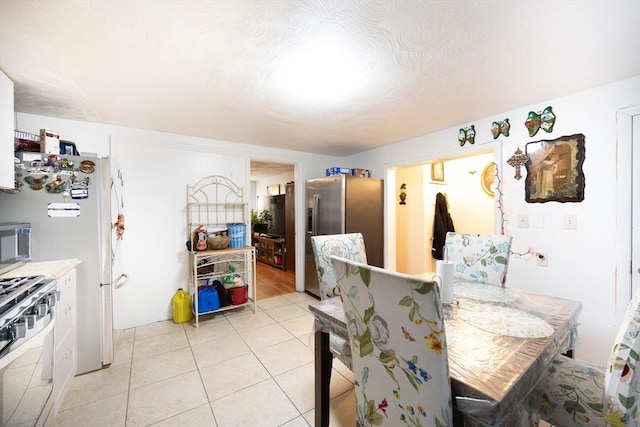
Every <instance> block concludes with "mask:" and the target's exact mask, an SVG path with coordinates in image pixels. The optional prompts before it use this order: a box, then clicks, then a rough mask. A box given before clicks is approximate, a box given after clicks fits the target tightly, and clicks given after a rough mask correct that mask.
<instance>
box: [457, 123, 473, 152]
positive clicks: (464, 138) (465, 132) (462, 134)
mask: <svg viewBox="0 0 640 427" xmlns="http://www.w3.org/2000/svg"><path fill="white" fill-rule="evenodd" d="M458 142H460V146H461V147H463V146H464V144H465V143H467V142H468V143H469V144H474V143H475V142H476V129H475V126H474V125H471V126H468V127H466V128H460V130H459V131H458Z"/></svg>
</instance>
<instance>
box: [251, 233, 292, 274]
mask: <svg viewBox="0 0 640 427" xmlns="http://www.w3.org/2000/svg"><path fill="white" fill-rule="evenodd" d="M253 246H255V248H256V259H257V260H258V261H260V262H263V263H265V264H269V265H272V266H274V267H277V268H281V269H283V270H285V269H286V260H285V257H284V246H285V239H283V238H275V239H273V238H271V237H260V236H256V237H254V238H253Z"/></svg>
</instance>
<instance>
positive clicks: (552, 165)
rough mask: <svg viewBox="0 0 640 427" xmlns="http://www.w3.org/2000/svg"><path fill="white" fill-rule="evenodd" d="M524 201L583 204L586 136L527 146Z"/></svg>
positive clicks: (566, 137) (575, 136) (568, 137)
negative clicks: (527, 157)
mask: <svg viewBox="0 0 640 427" xmlns="http://www.w3.org/2000/svg"><path fill="white" fill-rule="evenodd" d="M525 152H526V153H527V155H528V156H529V161H528V162H527V163H526V167H527V179H526V180H525V200H526V201H527V203H545V202H561V203H564V202H581V201H583V200H584V186H585V179H584V172H583V171H582V164H583V163H584V153H585V147H584V135H583V134H576V135H570V136H563V137H561V138H558V139H554V140H551V141H537V142H530V143H528V144H527V145H526V146H525Z"/></svg>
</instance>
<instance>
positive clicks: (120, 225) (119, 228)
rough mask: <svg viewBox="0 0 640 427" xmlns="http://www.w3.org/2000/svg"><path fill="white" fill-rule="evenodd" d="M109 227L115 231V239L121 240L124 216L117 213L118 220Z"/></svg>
mask: <svg viewBox="0 0 640 427" xmlns="http://www.w3.org/2000/svg"><path fill="white" fill-rule="evenodd" d="M111 227H112V228H114V229H115V230H116V239H117V240H122V235H123V234H124V214H121V213H119V214H118V219H117V220H116V222H114V223H113V225H112V226H111Z"/></svg>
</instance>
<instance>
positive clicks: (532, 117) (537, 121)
mask: <svg viewBox="0 0 640 427" xmlns="http://www.w3.org/2000/svg"><path fill="white" fill-rule="evenodd" d="M555 123H556V115H555V114H553V111H552V110H551V106H549V107H547V108H545V109H544V110H543V111H542V112H540V111H538V112H537V113H536V112H534V111H529V116H527V121H526V122H524V125H525V126H526V127H527V130H528V131H529V136H530V137H532V136H534V135H535V134H536V133H538V131H539V130H540V129H542V130H543V131H545V132H547V133H551V132H552V131H553V125H554V124H555Z"/></svg>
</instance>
